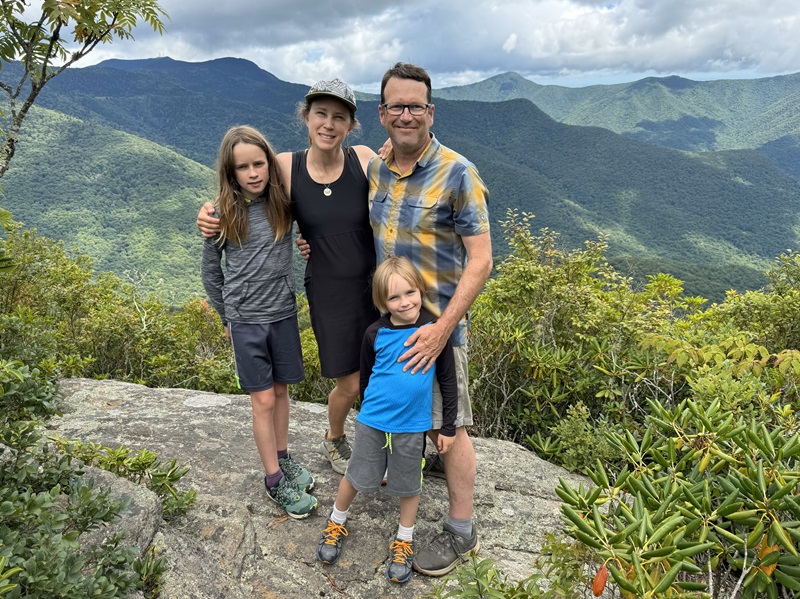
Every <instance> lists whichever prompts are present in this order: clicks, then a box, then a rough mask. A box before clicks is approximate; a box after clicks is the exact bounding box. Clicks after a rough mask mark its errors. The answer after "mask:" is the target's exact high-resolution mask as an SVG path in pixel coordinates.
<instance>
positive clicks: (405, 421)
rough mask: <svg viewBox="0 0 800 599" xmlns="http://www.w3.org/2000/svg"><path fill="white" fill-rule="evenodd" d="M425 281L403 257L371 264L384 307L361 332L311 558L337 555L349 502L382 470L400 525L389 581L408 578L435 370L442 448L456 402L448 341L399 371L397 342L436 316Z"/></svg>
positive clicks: (450, 435) (449, 438) (330, 559)
mask: <svg viewBox="0 0 800 599" xmlns="http://www.w3.org/2000/svg"><path fill="white" fill-rule="evenodd" d="M424 293H425V282H424V281H423V279H422V275H421V274H420V273H419V271H418V270H417V269H416V268H415V267H414V265H413V264H412V263H411V262H410V261H409V260H408V259H406V258H388V259H387V260H385V261H384V262H382V263H381V264H380V265H379V266H378V268H377V269H376V270H375V275H374V276H373V279H372V300H373V303H374V304H375V306H376V307H377V308H378V310H380V311H381V313H382V314H384V315H383V316H382V317H381V318H380V319H379V320H377V321H376V322H375V323H373V324H372V325H371V326H370V327H369V328H368V329H367V331H366V333H365V334H364V342H363V344H362V346H361V398H362V402H361V410H360V412H359V414H358V417H357V418H356V438H355V444H354V446H353V454H352V456H351V458H350V463H349V465H348V467H347V471H346V473H345V476H344V477H343V478H342V480H341V482H340V484H339V491H338V493H337V495H336V501H335V502H334V505H333V510H332V511H331V515H330V516H329V517H328V523H327V526H326V528H325V530H324V531H323V533H322V537H321V538H320V541H319V544H318V545H317V559H319V560H320V561H321V562H323V563H325V564H333V563H334V562H336V560H337V559H338V558H339V555H340V554H341V550H342V543H343V541H344V538H345V537H346V536H347V535H348V531H347V528H346V526H345V525H346V523H347V517H348V515H349V513H350V506H351V504H352V503H353V500H354V499H355V497H356V495H357V494H358V493H359V492H361V493H366V492H370V491H375V490H377V489H378V488H379V487H380V486H381V481H382V479H383V475H384V473H386V474H387V481H386V489H387V491H388V492H389V493H390V494H391V495H394V496H397V497H400V525H399V527H398V529H397V534H396V538H395V540H394V541H393V542H392V544H391V545H390V546H389V563H388V565H387V567H386V577H387V578H388V579H389V580H392V581H394V582H400V583H403V582H406V581H408V579H409V578H411V571H412V566H413V562H414V540H413V533H414V524H415V523H416V519H417V508H418V507H419V494H420V488H421V484H422V467H423V465H424V464H423V462H424V459H423V457H422V456H423V455H424V449H425V433H426V431H428V430H429V429H430V428H431V426H432V418H431V402H432V389H433V377H434V375H435V376H436V378H437V380H438V381H439V387H440V388H441V391H442V398H443V422H444V424H443V425H442V428H441V430H440V431H439V439H438V441H437V446H438V450H439V452H440V453H446V452H447V450H448V449H449V448H450V446H451V445H452V443H453V439H454V436H455V426H454V422H455V417H456V404H457V389H456V374H455V361H454V359H453V348H452V346H451V345H450V342H449V341H448V343H447V345H445V348H444V350H443V351H442V353H441V354H440V355H439V357H438V358H437V359H436V364H435V367H434V368H431V369H430V370H429V371H428V372H427V373H426V374H422V372H421V371H420V372H417V373H416V374H411V372H410V371H409V372H403V364H402V363H400V362H398V361H397V358H398V357H399V356H400V355H401V354H402V353H404V352H405V351H406V349H407V348H406V347H405V346H404V345H403V343H404V342H405V341H406V339H408V337H409V336H410V335H411V334H412V333H414V331H415V330H417V329H418V328H419V327H421V326H425V325H427V324H429V323H431V322H433V320H434V318H433V316H431V314H430V313H429V312H427V311H426V310H425V309H424V308H423V307H422V296H423V294H424Z"/></svg>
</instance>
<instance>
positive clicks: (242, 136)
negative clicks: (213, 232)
mask: <svg viewBox="0 0 800 599" xmlns="http://www.w3.org/2000/svg"><path fill="white" fill-rule="evenodd" d="M240 143H245V144H252V145H254V146H258V147H259V148H261V149H262V150H263V151H264V154H266V156H267V164H268V176H269V180H268V181H267V188H266V190H265V193H266V195H267V201H266V202H265V204H264V211H265V212H266V213H267V219H268V220H269V224H270V226H271V227H272V230H273V231H274V232H275V241H278V240H280V239H282V238H283V236H284V235H286V234H287V233H288V232H289V231H290V230H291V228H292V210H291V207H290V203H289V197H288V196H287V195H286V191H285V190H284V188H283V185H282V184H281V183H282V181H281V176H280V172H279V171H278V161H277V160H276V159H275V151H274V150H273V149H272V146H270V145H269V142H268V141H267V139H266V138H265V137H264V136H263V135H261V133H259V132H258V131H257V130H256V129H254V128H253V127H249V126H247V125H240V126H238V127H231V128H230V129H228V131H227V133H225V137H223V138H222V143H221V144H220V146H219V154H218V155H217V180H218V182H219V195H218V196H217V209H218V211H219V226H220V243H224V242H225V241H228V240H230V241H232V242H234V243H237V244H240V245H241V244H242V243H243V242H245V241H246V240H247V237H248V235H249V233H250V231H249V227H248V222H247V203H246V202H245V197H244V196H243V195H242V190H241V188H240V187H239V183H238V182H237V181H236V165H235V163H234V160H233V148H234V146H236V144H240Z"/></svg>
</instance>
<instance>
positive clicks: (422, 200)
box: [399, 195, 442, 231]
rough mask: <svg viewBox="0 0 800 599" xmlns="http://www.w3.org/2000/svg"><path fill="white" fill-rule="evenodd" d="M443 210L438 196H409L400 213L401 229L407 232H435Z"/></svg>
mask: <svg viewBox="0 0 800 599" xmlns="http://www.w3.org/2000/svg"><path fill="white" fill-rule="evenodd" d="M441 209H442V206H441V205H440V202H439V196H438V195H416V196H407V197H406V198H405V201H404V202H403V207H402V210H401V212H400V223H399V224H400V227H401V228H402V229H406V230H420V231H433V230H435V229H436V224H437V222H438V220H439V212H440V210H441Z"/></svg>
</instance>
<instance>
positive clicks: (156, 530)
mask: <svg viewBox="0 0 800 599" xmlns="http://www.w3.org/2000/svg"><path fill="white" fill-rule="evenodd" d="M59 393H60V405H61V409H62V412H63V415H62V416H61V417H58V418H54V419H52V420H51V421H50V422H49V425H48V426H49V428H50V429H51V432H53V433H58V434H60V435H61V436H63V437H68V438H79V439H82V440H84V441H93V442H97V443H101V444H103V445H105V446H109V447H113V448H116V447H119V445H125V446H127V447H130V448H134V449H140V448H147V449H150V450H152V451H154V452H156V453H157V454H158V456H159V458H160V459H161V460H162V461H169V460H172V459H176V460H177V461H178V463H179V464H182V465H186V466H190V467H191V470H190V472H189V473H188V474H187V475H186V476H185V477H184V478H183V479H182V484H184V485H187V486H188V485H190V486H192V487H194V488H195V489H196V490H197V493H198V498H197V503H196V505H195V506H194V507H193V508H192V509H191V510H190V511H189V513H188V514H187V515H185V516H183V517H180V518H177V519H175V520H173V521H172V522H170V523H165V522H163V521H161V520H160V506H159V504H158V502H157V501H153V499H152V497H151V498H147V497H146V496H142V495H143V491H142V490H141V489H138V490H131V489H130V488H128V487H127V486H126V485H125V484H120V485H119V486H118V488H117V489H116V490H115V492H117V493H120V494H129V495H132V496H134V497H133V499H134V502H133V504H132V506H131V508H130V509H129V510H128V512H127V514H126V516H125V518H124V520H123V522H121V523H120V525H121V526H123V527H124V529H125V530H127V531H128V537H129V539H130V542H131V543H133V544H135V545H136V546H137V547H139V549H140V550H143V549H144V548H145V547H147V545H148V544H152V545H154V546H155V547H157V549H158V552H159V555H160V556H162V557H163V558H165V560H166V563H167V565H168V571H167V572H166V573H165V575H164V576H163V578H162V584H161V593H162V594H161V596H162V597H163V598H164V599H212V598H213V599H255V598H257V597H258V598H265V597H267V598H289V599H293V598H298V599H299V598H308V597H350V598H356V599H357V598H364V599H366V598H369V599H375V598H379V597H395V596H397V597H399V596H404V597H421V596H424V595H425V594H426V593H428V592H430V591H431V582H432V579H429V578H426V577H424V576H420V575H415V576H413V577H412V579H411V581H409V582H408V583H407V584H406V585H396V584H394V583H391V582H389V581H387V580H386V578H385V576H384V569H385V559H386V557H387V551H388V546H389V543H390V542H391V540H392V538H393V535H394V533H395V531H396V528H397V519H398V502H397V500H396V499H395V498H393V497H390V496H389V495H387V494H385V493H383V492H379V493H377V494H374V495H363V496H359V497H358V498H357V499H356V501H355V503H354V505H353V510H352V514H351V518H350V524H349V527H348V528H349V530H350V536H349V537H348V539H347V541H346V543H345V546H344V552H343V554H342V557H341V558H340V560H339V562H337V564H335V565H334V566H323V565H322V564H320V563H318V562H317V561H316V559H315V555H314V552H315V548H316V545H317V541H318V540H319V536H320V533H321V531H322V529H323V527H324V524H325V518H326V517H327V514H328V512H329V511H330V509H331V506H332V504H333V500H334V497H335V495H336V488H337V485H338V482H339V478H340V477H339V475H337V474H336V473H334V472H333V471H332V470H331V468H330V467H329V465H328V462H327V460H326V458H325V457H324V456H323V454H322V453H321V449H320V444H321V443H320V442H321V435H322V433H323V431H324V430H325V428H326V423H327V417H326V414H325V406H324V405H321V404H308V403H294V402H293V403H292V407H291V421H290V430H289V450H290V451H291V452H292V454H293V455H294V457H295V458H296V459H297V460H298V461H299V462H301V463H302V464H303V465H305V466H306V467H307V468H308V469H309V471H310V472H311V473H312V474H313V475H314V477H315V479H316V489H315V491H314V494H315V495H316V497H317V499H318V500H319V507H318V508H317V511H316V513H315V514H313V515H312V516H311V517H309V518H307V519H305V520H299V521H296V520H291V519H288V518H286V517H285V516H283V515H282V514H281V510H280V508H279V507H278V506H277V505H276V504H274V503H273V502H272V501H271V500H269V499H268V498H267V496H266V494H265V491H264V485H263V474H262V468H261V463H260V461H259V459H258V454H257V453H256V449H255V445H254V443H253V439H252V431H251V424H250V422H251V418H250V401H249V398H248V397H247V396H246V395H217V394H213V393H202V392H198V391H190V390H185V389H150V388H147V387H143V386H141V385H133V384H127V383H120V382H116V381H95V380H88V379H68V380H64V381H62V382H61V384H60V392H59ZM348 432H349V433H350V434H352V421H348ZM473 443H474V445H475V451H476V454H477V459H478V477H477V483H476V488H475V516H476V522H477V526H478V530H479V533H480V539H481V551H480V555H481V556H483V557H490V558H492V559H494V560H495V561H496V562H497V564H498V566H499V567H500V568H501V569H502V570H503V571H504V572H505V573H506V574H507V575H508V576H509V578H511V579H512V580H520V579H522V578H524V577H525V576H527V575H528V574H530V572H531V565H532V562H533V560H534V559H535V558H536V556H537V552H538V551H539V549H540V547H541V544H542V540H543V537H544V534H545V533H546V532H557V531H558V530H560V528H561V518H560V516H559V506H560V501H559V500H558V497H557V496H556V495H555V493H554V491H553V489H554V487H555V486H556V484H557V481H558V477H564V478H566V479H568V480H570V481H571V482H572V483H573V484H575V485H577V484H579V483H580V482H581V480H580V479H579V478H578V477H576V476H574V475H571V474H570V473H568V472H567V471H565V470H563V469H561V468H558V467H556V466H553V465H552V464H549V463H547V462H545V461H543V460H541V459H539V458H537V457H536V456H535V455H534V454H533V453H531V452H529V451H526V450H525V449H523V448H521V447H519V446H517V445H515V444H513V443H508V442H503V441H497V440H492V439H480V438H476V439H473ZM99 478H100V479H101V480H100V482H101V483H102V482H103V481H104V480H108V479H107V478H104V477H99ZM126 489H127V490H126ZM144 493H145V495H146V493H147V492H144ZM446 514H447V488H446V484H445V481H443V480H439V479H426V480H425V484H424V485H423V491H422V497H421V503H420V510H419V516H418V519H417V526H416V530H415V538H416V540H417V542H421V543H425V542H427V540H429V539H431V538H433V536H434V535H435V534H436V533H437V532H438V531H439V530H440V529H441V526H442V523H443V521H444V519H445V517H446ZM154 523H155V524H154ZM96 534H98V533H96ZM100 534H101V533H100Z"/></svg>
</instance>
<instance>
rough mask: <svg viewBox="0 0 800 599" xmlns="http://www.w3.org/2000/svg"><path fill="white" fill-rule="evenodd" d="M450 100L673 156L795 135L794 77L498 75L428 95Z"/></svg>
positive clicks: (798, 97) (797, 81) (799, 126)
mask: <svg viewBox="0 0 800 599" xmlns="http://www.w3.org/2000/svg"><path fill="white" fill-rule="evenodd" d="M434 96H435V97H437V98H444V99H450V100H479V101H485V102H501V101H505V100H510V99H516V98H525V99H528V100H530V101H531V102H533V103H534V104H536V105H537V106H538V107H539V108H541V109H542V110H543V111H544V112H546V113H547V114H548V115H550V116H551V117H553V118H554V119H556V120H557V121H559V122H563V123H566V124H570V125H582V126H597V127H603V128H605V129H610V130H611V131H614V132H616V133H620V134H624V135H626V136H630V137H634V138H637V139H641V140H643V141H648V142H651V143H656V144H659V145H664V146H667V147H672V148H676V149H681V150H700V151H709V150H732V149H755V148H758V147H760V146H763V145H764V144H767V143H770V142H773V141H775V140H778V139H781V138H784V137H785V136H793V135H797V134H798V133H800V73H795V74H792V75H782V76H778V77H769V78H763V79H748V80H732V79H729V80H718V81H692V80H690V79H685V78H682V77H677V76H671V77H648V78H646V79H641V80H639V81H633V82H631V83H620V84H615V85H592V86H587V87H582V88H569V87H562V86H557V85H539V84H537V83H534V82H532V81H529V80H528V79H525V78H524V77H522V76H520V75H518V74H516V73H504V74H501V75H497V76H495V77H492V78H490V79H487V80H485V81H481V82H479V83H474V84H471V85H465V86H458V87H449V88H442V89H437V90H434Z"/></svg>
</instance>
